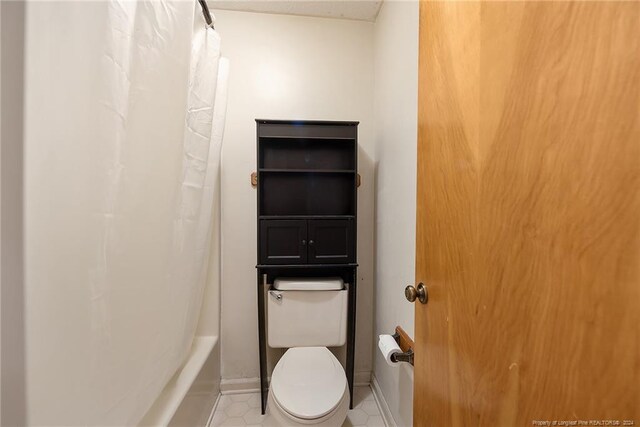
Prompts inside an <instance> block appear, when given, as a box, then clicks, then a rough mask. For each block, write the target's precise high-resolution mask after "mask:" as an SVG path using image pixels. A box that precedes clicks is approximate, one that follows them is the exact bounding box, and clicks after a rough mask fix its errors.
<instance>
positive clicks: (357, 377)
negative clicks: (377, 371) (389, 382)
mask: <svg viewBox="0 0 640 427" xmlns="http://www.w3.org/2000/svg"><path fill="white" fill-rule="evenodd" d="M268 380H270V378H268ZM369 384H371V371H361V372H356V373H355V374H354V378H353V385H354V386H357V387H360V386H367V385H369ZM259 391H260V378H258V377H254V378H238V379H222V380H221V381H220V393H221V394H241V393H256V392H259Z"/></svg>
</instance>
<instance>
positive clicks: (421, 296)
mask: <svg viewBox="0 0 640 427" xmlns="http://www.w3.org/2000/svg"><path fill="white" fill-rule="evenodd" d="M404 296H405V298H406V299H407V301H409V302H414V301H415V300H416V298H417V299H418V301H420V302H421V303H422V304H426V303H427V301H429V293H428V292H427V288H426V287H425V286H424V284H423V283H419V284H418V288H417V289H416V288H414V287H413V286H411V285H409V286H407V287H406V288H404Z"/></svg>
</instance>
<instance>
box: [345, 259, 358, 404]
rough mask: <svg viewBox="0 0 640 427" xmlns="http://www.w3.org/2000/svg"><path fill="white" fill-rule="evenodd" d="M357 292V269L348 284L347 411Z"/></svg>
mask: <svg viewBox="0 0 640 427" xmlns="http://www.w3.org/2000/svg"><path fill="white" fill-rule="evenodd" d="M357 290H358V274H357V269H356V268H354V269H353V278H352V280H351V283H350V284H349V308H348V311H349V319H348V324H349V328H348V330H347V382H348V383H349V409H353V380H354V370H355V347H356V295H357V293H358V292H357Z"/></svg>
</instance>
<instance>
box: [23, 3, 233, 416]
mask: <svg viewBox="0 0 640 427" xmlns="http://www.w3.org/2000/svg"><path fill="white" fill-rule="evenodd" d="M195 8H196V2H195V0H194V1H175V2H172V1H137V2H136V1H108V2H106V1H105V2H55V1H54V2H30V3H28V6H27V34H26V36H27V37H26V38H27V42H26V55H25V56H26V67H25V68H26V75H25V87H26V96H25V100H26V102H25V103H26V107H25V110H26V111H25V140H26V143H25V154H24V158H25V212H26V214H25V277H26V287H25V302H26V310H25V312H26V319H25V324H26V352H27V363H26V371H27V406H28V408H27V412H28V413H27V415H28V422H29V424H30V425H42V426H54V425H57V426H71V425H92V426H93V425H104V426H131V425H135V424H136V423H137V422H138V421H139V420H140V419H141V418H142V416H143V415H144V414H145V412H146V411H147V410H148V408H149V407H150V406H151V404H152V403H153V401H154V400H155V399H156V397H157V396H158V395H159V393H160V391H161V390H162V388H163V387H164V385H165V384H166V382H167V381H168V380H169V379H170V378H171V376H172V375H173V374H174V373H175V372H176V370H177V369H178V368H179V367H180V365H181V364H182V363H183V362H184V360H185V357H186V356H187V354H188V351H189V348H190V346H191V343H192V340H193V337H194V333H195V329H196V323H197V320H198V317H199V312H200V306H201V302H202V295H203V289H204V284H205V280H206V269H207V265H206V260H207V259H208V251H209V244H210V242H209V240H210V234H211V233H210V225H211V223H212V220H213V219H214V217H215V216H216V215H218V213H217V212H212V206H213V201H214V197H217V196H218V195H216V194H215V192H214V189H215V188H216V185H215V180H216V178H217V176H218V168H219V155H220V146H221V142H222V130H223V127H224V114H225V108H226V96H225V93H226V71H227V69H226V63H225V62H224V60H222V61H221V60H220V38H219V36H218V34H217V33H216V32H215V31H214V30H212V29H205V27H204V23H203V21H202V16H201V15H200V11H199V10H196V9H195ZM194 17H195V21H194Z"/></svg>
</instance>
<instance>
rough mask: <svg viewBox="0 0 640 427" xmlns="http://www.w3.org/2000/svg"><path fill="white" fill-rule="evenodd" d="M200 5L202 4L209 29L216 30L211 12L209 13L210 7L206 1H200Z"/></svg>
mask: <svg viewBox="0 0 640 427" xmlns="http://www.w3.org/2000/svg"><path fill="white" fill-rule="evenodd" d="M198 3H200V7H202V14H203V15H204V20H205V22H206V23H207V27H211V29H212V30H215V27H214V26H213V23H214V20H213V19H212V18H211V12H209V6H208V5H207V2H206V0H198Z"/></svg>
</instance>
